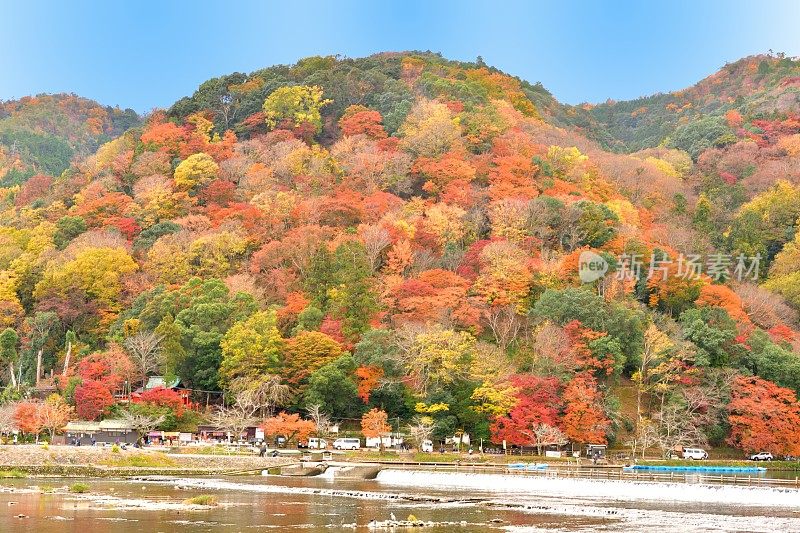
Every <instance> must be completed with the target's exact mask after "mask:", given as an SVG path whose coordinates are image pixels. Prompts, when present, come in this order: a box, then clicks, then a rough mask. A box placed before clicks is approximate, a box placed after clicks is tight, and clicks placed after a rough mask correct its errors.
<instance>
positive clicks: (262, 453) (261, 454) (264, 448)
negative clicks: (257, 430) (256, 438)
mask: <svg viewBox="0 0 800 533" xmlns="http://www.w3.org/2000/svg"><path fill="white" fill-rule="evenodd" d="M266 454H267V445H266V443H263V442H262V443H261V450H260V452H259V454H258V456H259V457H264V456H265V455H266Z"/></svg>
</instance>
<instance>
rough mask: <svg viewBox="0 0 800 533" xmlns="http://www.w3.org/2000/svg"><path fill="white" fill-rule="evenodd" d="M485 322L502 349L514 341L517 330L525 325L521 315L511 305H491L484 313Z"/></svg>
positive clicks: (517, 333)
mask: <svg viewBox="0 0 800 533" xmlns="http://www.w3.org/2000/svg"><path fill="white" fill-rule="evenodd" d="M486 323H487V324H488V325H489V329H491V330H492V334H493V335H494V340H495V341H496V342H497V345H498V346H500V348H502V349H503V350H506V349H507V348H508V347H509V346H510V345H511V344H513V343H514V342H516V340H517V336H518V335H519V332H520V331H521V330H522V329H523V328H524V326H525V319H524V318H523V317H521V316H520V315H519V314H518V313H517V310H516V307H515V306H513V305H504V306H502V307H492V308H491V309H489V311H487V313H486Z"/></svg>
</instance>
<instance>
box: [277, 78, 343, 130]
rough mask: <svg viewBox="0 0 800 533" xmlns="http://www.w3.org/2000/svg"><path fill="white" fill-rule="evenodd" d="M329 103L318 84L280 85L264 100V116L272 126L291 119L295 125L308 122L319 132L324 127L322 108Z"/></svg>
mask: <svg viewBox="0 0 800 533" xmlns="http://www.w3.org/2000/svg"><path fill="white" fill-rule="evenodd" d="M329 103H331V100H324V99H323V98H322V88H321V87H317V86H316V85H314V86H308V85H295V86H294V87H280V88H279V89H276V90H275V91H273V92H272V94H270V95H269V96H268V97H267V99H266V100H264V106H263V109H264V116H265V118H266V121H267V126H269V127H270V128H274V127H275V126H277V125H278V124H279V123H280V122H281V121H283V120H289V121H290V122H291V123H292V125H294V126H298V125H300V124H302V123H303V122H308V123H309V124H311V125H312V126H314V129H315V131H316V132H317V133H319V131H320V130H321V129H322V115H321V114H320V110H321V109H322V108H323V107H324V106H326V105H327V104H329Z"/></svg>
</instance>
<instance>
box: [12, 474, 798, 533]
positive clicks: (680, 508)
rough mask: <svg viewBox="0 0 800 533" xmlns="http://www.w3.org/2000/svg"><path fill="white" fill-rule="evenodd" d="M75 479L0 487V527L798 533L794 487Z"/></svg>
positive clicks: (512, 479)
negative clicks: (387, 524) (206, 498)
mask: <svg viewBox="0 0 800 533" xmlns="http://www.w3.org/2000/svg"><path fill="white" fill-rule="evenodd" d="M75 481H76V480H69V483H73V482H75ZM84 481H85V482H86V483H87V484H88V485H89V487H90V493H88V494H70V493H64V492H62V490H63V487H64V486H65V485H66V483H67V482H66V481H63V480H48V479H20V480H3V481H2V482H0V487H2V488H3V491H2V492H0V531H1V532H16V531H20V532H22V531H25V532H36V533H67V532H78V533H87V532H89V531H102V532H106V531H108V532H120V533H134V532H136V533H139V532H153V533H157V532H164V533H189V532H200V531H214V532H216V531H222V532H238V531H261V530H263V531H342V530H349V531H353V530H354V529H355V530H357V531H368V530H369V527H368V526H369V524H370V522H371V521H373V520H377V521H383V520H388V519H389V518H390V517H391V516H392V515H394V516H395V517H397V519H405V518H406V517H408V515H410V514H411V515H414V516H415V517H417V518H418V519H420V520H424V521H426V522H431V523H433V524H434V525H432V526H431V527H429V528H426V529H424V531H437V532H438V531H476V532H478V531H510V532H528V531H596V530H604V531H658V532H660V533H664V532H672V531H676V532H677V531H681V532H684V531H748V532H749V531H765V532H766V531H784V532H785V531H800V492H798V491H797V490H794V489H771V488H749V487H709V486H704V485H699V484H697V485H683V484H670V483H644V482H642V483H633V482H619V481H599V480H582V479H548V478H546V477H523V476H505V475H486V474H467V473H461V474H451V473H437V472H421V471H416V472H414V471H400V470H385V471H383V472H381V473H380V474H379V476H378V478H377V479H376V480H369V481H343V480H334V479H332V478H330V477H316V478H287V477H277V476H267V477H259V476H250V477H241V476H240V477H227V478H147V479H142V480H135V481H133V480H98V479H90V480H84ZM12 489H13V492H12V491H11V490H12ZM41 489H44V492H43V491H42V490H41ZM50 490H55V491H56V492H47V491H50ZM200 494H213V495H215V496H216V497H217V498H218V501H219V505H218V506H216V507H212V508H206V509H193V508H191V507H190V506H186V505H184V504H183V503H182V502H183V501H184V500H185V499H187V498H190V497H192V496H197V495H200ZM19 515H23V517H21V518H20V517H18V516H19ZM385 530H387V531H388V529H385Z"/></svg>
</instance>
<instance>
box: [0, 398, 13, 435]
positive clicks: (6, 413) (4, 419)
mask: <svg viewBox="0 0 800 533" xmlns="http://www.w3.org/2000/svg"><path fill="white" fill-rule="evenodd" d="M16 409H17V405H16V403H14V402H9V403H6V404H4V405H0V435H9V434H11V433H13V432H14V430H16V429H17V422H16V420H15V418H14V411H16Z"/></svg>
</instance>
